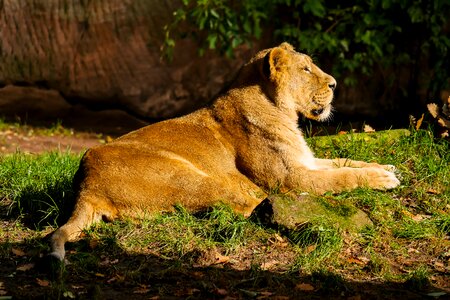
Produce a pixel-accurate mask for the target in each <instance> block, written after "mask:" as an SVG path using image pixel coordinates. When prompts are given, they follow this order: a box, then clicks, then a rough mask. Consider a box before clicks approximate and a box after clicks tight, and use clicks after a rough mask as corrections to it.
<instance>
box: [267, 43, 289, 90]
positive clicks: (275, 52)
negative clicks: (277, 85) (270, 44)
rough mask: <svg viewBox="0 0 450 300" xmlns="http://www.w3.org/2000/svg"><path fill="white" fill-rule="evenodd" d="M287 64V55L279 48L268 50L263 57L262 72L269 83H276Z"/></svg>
mask: <svg viewBox="0 0 450 300" xmlns="http://www.w3.org/2000/svg"><path fill="white" fill-rule="evenodd" d="M288 64H289V53H288V52H287V51H286V50H285V49H284V48H281V47H276V48H273V49H272V50H270V51H269V52H268V53H267V54H266V56H265V57H264V61H263V67H262V71H263V74H264V76H265V77H266V78H267V79H270V80H271V81H274V82H278V81H279V80H280V79H281V77H282V76H283V74H284V73H285V69H286V68H287V66H288Z"/></svg>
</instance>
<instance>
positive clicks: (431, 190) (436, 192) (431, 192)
mask: <svg viewBox="0 0 450 300" xmlns="http://www.w3.org/2000/svg"><path fill="white" fill-rule="evenodd" d="M427 193H428V194H433V195H439V194H440V193H439V191H437V190H435V189H433V188H430V189H428V190H427Z"/></svg>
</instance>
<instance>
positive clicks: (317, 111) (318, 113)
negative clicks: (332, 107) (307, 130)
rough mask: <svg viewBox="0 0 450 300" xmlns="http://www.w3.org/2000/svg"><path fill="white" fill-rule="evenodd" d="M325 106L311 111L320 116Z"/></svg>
mask: <svg viewBox="0 0 450 300" xmlns="http://www.w3.org/2000/svg"><path fill="white" fill-rule="evenodd" d="M324 110H325V109H324V108H323V107H322V108H317V109H313V110H312V111H311V114H312V115H313V116H315V117H318V116H320V115H321V114H322V113H323V112H324Z"/></svg>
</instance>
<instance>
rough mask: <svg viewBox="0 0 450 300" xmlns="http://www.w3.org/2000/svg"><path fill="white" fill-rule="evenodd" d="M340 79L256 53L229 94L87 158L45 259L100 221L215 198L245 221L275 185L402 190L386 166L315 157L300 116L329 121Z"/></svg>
mask: <svg viewBox="0 0 450 300" xmlns="http://www.w3.org/2000/svg"><path fill="white" fill-rule="evenodd" d="M335 88H336V80H335V79H334V78H333V77H331V76H330V75H328V74H326V73H324V72H323V71H322V70H320V69H319V68H318V67H317V66H316V65H315V64H314V63H313V62H312V60H311V58H310V57H308V56H307V55H305V54H301V53H297V52H295V51H294V49H293V47H292V46H291V45H289V44H287V43H283V44H281V45H280V46H278V47H275V48H271V49H266V50H263V51H261V52H259V53H258V54H256V56H255V57H253V58H252V59H251V60H250V61H249V62H248V63H247V64H246V65H245V66H243V68H242V70H241V71H240V73H239V75H238V77H237V79H236V81H235V82H234V84H233V85H232V86H231V88H230V89H229V90H228V91H227V92H226V93H225V94H223V95H221V96H220V97H218V98H217V99H216V100H215V102H214V103H213V104H212V105H211V106H209V107H207V108H203V109H200V110H198V111H196V112H194V113H191V114H189V115H187V116H184V117H180V118H177V119H172V120H168V121H164V122H160V123H156V124H154V125H150V126H147V127H144V128H141V129H139V130H136V131H133V132H131V133H129V134H127V135H125V136H122V137H120V138H118V139H117V140H115V141H114V142H112V143H109V144H107V145H102V146H99V147H95V148H92V149H90V150H88V151H87V152H86V154H85V155H84V157H83V159H82V161H81V164H80V167H79V170H78V172H77V174H76V176H75V179H74V186H75V188H76V191H77V201H76V204H75V208H74V211H73V214H72V216H71V218H70V219H69V221H68V222H67V223H66V224H65V225H64V226H62V227H61V228H59V229H58V230H56V231H55V233H54V234H53V236H52V238H51V246H52V252H51V254H50V255H51V257H53V258H56V259H58V260H61V261H62V260H63V259H64V254H65V251H64V243H65V242H67V241H74V240H76V239H77V238H78V237H79V236H80V233H81V231H82V230H83V229H84V228H86V227H88V226H89V225H91V224H92V223H93V222H96V221H99V220H101V219H106V220H113V219H115V218H120V217H122V216H125V215H127V216H134V217H138V216H140V215H142V214H144V213H148V212H159V211H170V210H172V209H173V207H174V205H175V204H181V205H183V206H184V207H185V208H187V209H189V210H191V211H195V210H200V209H204V208H207V207H210V206H212V205H213V204H215V203H217V202H223V203H226V204H228V205H230V206H231V207H232V208H233V209H234V210H235V211H236V212H239V213H242V214H244V215H249V214H250V213H251V212H252V210H253V209H254V208H255V207H256V206H257V205H258V204H259V203H260V202H261V201H262V200H263V199H264V198H265V196H266V195H265V193H264V190H267V189H268V188H270V187H274V186H280V187H281V188H282V189H284V190H301V191H306V192H312V193H317V194H321V193H324V192H327V191H331V192H340V191H343V190H349V189H354V188H356V187H361V186H368V187H371V188H376V189H390V188H394V187H396V186H397V185H398V184H399V180H398V179H397V178H396V177H395V175H394V173H393V172H392V171H393V167H392V166H388V165H379V164H376V163H365V162H360V161H351V160H348V159H339V158H338V159H333V160H329V159H319V158H315V157H314V155H313V153H312V151H311V150H310V149H309V148H308V146H307V144H306V142H305V140H304V138H303V136H302V133H301V131H300V130H299V129H298V124H297V121H298V114H302V115H303V116H305V117H307V118H310V119H313V120H326V119H327V118H328V117H329V116H330V114H331V101H332V99H333V90H334V89H335Z"/></svg>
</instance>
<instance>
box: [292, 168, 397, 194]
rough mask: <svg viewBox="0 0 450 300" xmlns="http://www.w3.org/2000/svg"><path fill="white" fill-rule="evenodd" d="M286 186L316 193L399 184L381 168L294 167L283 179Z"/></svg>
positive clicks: (390, 174)
mask: <svg viewBox="0 0 450 300" xmlns="http://www.w3.org/2000/svg"><path fill="white" fill-rule="evenodd" d="M285 184H286V186H287V187H288V188H291V189H298V190H302V191H307V192H313V193H316V194H323V193H326V192H336V193H337V192H342V191H345V190H352V189H355V188H358V187H370V188H374V189H391V188H394V187H396V186H398V185H399V184H400V181H399V180H398V179H397V178H396V176H395V174H394V173H392V172H390V171H387V170H385V169H383V168H374V167H363V168H351V167H342V168H333V169H326V170H324V169H322V170H309V169H296V170H295V171H294V172H292V173H291V174H290V175H289V176H288V177H287V178H286V181H285Z"/></svg>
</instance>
